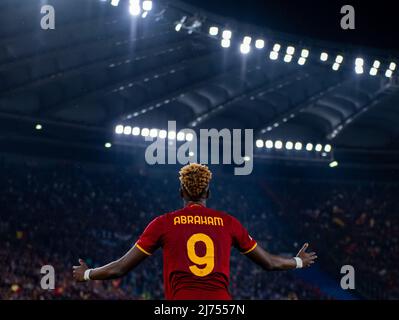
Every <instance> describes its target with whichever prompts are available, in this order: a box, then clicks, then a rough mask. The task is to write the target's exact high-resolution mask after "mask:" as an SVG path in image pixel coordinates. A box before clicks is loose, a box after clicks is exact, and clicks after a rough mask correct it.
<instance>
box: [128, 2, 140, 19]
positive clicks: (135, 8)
mask: <svg viewBox="0 0 399 320" xmlns="http://www.w3.org/2000/svg"><path fill="white" fill-rule="evenodd" d="M129 12H130V14H131V15H132V16H138V15H139V14H140V13H141V8H140V1H139V0H130V7H129Z"/></svg>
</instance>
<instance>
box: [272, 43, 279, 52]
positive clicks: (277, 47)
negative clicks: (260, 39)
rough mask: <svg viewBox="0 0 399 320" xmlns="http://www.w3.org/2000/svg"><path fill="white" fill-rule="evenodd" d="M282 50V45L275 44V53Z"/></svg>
mask: <svg viewBox="0 0 399 320" xmlns="http://www.w3.org/2000/svg"><path fill="white" fill-rule="evenodd" d="M280 49H281V44H279V43H275V44H274V46H273V51H274V52H279V51H280Z"/></svg>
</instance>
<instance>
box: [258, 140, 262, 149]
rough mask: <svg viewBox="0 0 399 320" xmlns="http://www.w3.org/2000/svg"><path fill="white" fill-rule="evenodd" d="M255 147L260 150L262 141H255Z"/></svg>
mask: <svg viewBox="0 0 399 320" xmlns="http://www.w3.org/2000/svg"><path fill="white" fill-rule="evenodd" d="M256 147H257V148H262V147H263V140H256Z"/></svg>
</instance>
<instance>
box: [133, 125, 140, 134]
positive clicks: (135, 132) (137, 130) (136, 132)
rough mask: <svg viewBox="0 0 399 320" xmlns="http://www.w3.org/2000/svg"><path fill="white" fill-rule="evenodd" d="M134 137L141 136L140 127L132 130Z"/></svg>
mask: <svg viewBox="0 0 399 320" xmlns="http://www.w3.org/2000/svg"><path fill="white" fill-rule="evenodd" d="M132 135H134V136H138V135H140V128H139V127H134V128H133V129H132Z"/></svg>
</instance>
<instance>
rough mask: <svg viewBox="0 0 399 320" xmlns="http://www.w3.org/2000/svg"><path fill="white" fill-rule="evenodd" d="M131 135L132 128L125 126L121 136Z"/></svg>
mask: <svg viewBox="0 0 399 320" xmlns="http://www.w3.org/2000/svg"><path fill="white" fill-rule="evenodd" d="M131 133H132V127H131V126H126V127H125V128H124V129H123V134H125V135H129V134H131Z"/></svg>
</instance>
